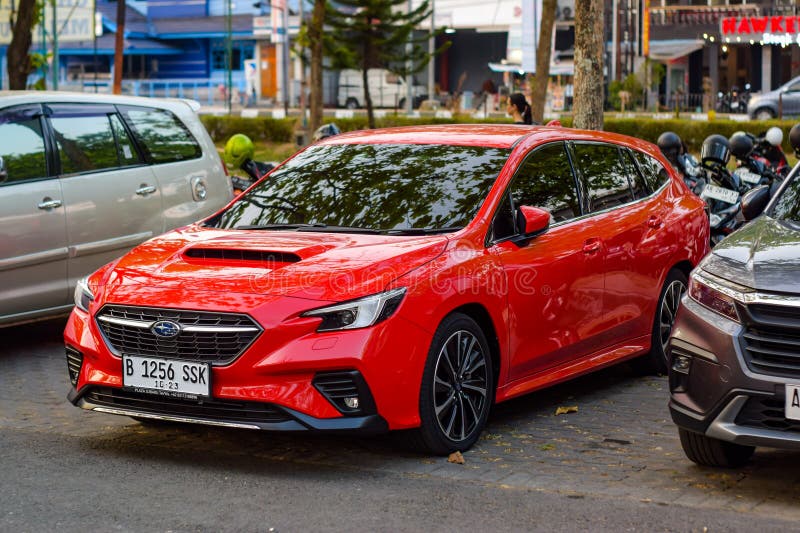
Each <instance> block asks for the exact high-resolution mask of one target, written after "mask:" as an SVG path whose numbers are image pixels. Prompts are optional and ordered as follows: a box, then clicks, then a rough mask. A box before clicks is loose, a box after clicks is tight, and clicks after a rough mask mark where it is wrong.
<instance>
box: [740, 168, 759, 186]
mask: <svg viewBox="0 0 800 533" xmlns="http://www.w3.org/2000/svg"><path fill="white" fill-rule="evenodd" d="M734 173H735V174H736V175H737V176H739V179H740V180H742V181H743V182H745V183H749V184H751V185H757V184H758V183H760V182H761V176H760V175H758V174H756V173H755V172H750V171H749V170H747V169H746V168H738V169H736V170H735V171H734Z"/></svg>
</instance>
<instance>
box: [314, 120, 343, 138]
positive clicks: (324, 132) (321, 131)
mask: <svg viewBox="0 0 800 533" xmlns="http://www.w3.org/2000/svg"><path fill="white" fill-rule="evenodd" d="M340 133H341V131H339V127H338V126H337V125H336V124H334V123H333V122H331V123H329V124H325V125H323V126H320V127H319V128H317V131H315V132H314V141H319V140H320V139H324V138H326V137H333V136H334V135H339V134H340Z"/></svg>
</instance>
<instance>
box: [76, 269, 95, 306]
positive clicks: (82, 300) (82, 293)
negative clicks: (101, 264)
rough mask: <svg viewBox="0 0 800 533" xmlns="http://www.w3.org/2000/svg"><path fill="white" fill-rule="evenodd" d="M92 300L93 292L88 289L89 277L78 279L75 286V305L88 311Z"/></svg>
mask: <svg viewBox="0 0 800 533" xmlns="http://www.w3.org/2000/svg"><path fill="white" fill-rule="evenodd" d="M92 300H94V294H92V291H91V290H90V289H89V278H88V277H86V278H82V279H80V280H78V285H77V286H76V287H75V307H77V308H78V309H80V310H81V311H86V312H87V313H88V312H89V304H90V303H92Z"/></svg>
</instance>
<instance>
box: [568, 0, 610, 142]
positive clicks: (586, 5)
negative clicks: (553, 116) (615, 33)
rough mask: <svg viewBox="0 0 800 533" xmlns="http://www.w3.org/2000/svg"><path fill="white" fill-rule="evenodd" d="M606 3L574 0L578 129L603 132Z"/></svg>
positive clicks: (576, 125) (574, 110)
mask: <svg viewBox="0 0 800 533" xmlns="http://www.w3.org/2000/svg"><path fill="white" fill-rule="evenodd" d="M603 35H604V32H603V2H602V0H575V93H574V102H575V105H574V107H573V110H572V112H573V116H574V117H575V118H574V122H573V125H574V126H575V127H576V128H581V129H587V130H602V129H603V101H604V100H605V98H604V96H605V95H604V90H603V50H604V46H603V44H604V43H603Z"/></svg>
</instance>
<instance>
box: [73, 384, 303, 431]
mask: <svg viewBox="0 0 800 533" xmlns="http://www.w3.org/2000/svg"><path fill="white" fill-rule="evenodd" d="M84 398H85V399H86V401H88V402H89V403H92V404H95V405H102V406H105V407H118V408H128V409H134V410H136V411H139V412H142V413H153V414H161V415H173V416H189V417H192V416H193V417H197V418H204V419H206V420H219V421H226V422H262V423H274V422H284V421H286V420H291V419H292V418H291V417H290V416H289V415H287V414H286V413H285V412H284V411H283V410H281V409H280V408H279V407H276V406H275V405H273V404H270V403H261V402H241V401H237V400H220V399H208V398H204V399H203V400H202V401H200V400H190V399H186V398H172V397H169V396H159V395H157V394H143V393H139V392H133V391H127V390H124V389H113V388H106V387H94V388H92V389H90V390H89V391H88V392H87V393H86V395H85V396H84Z"/></svg>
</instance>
